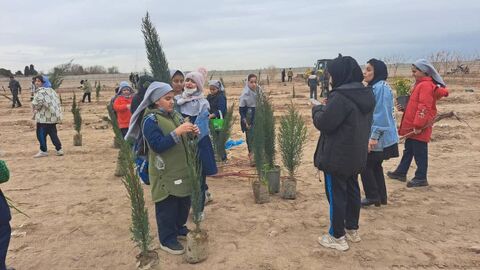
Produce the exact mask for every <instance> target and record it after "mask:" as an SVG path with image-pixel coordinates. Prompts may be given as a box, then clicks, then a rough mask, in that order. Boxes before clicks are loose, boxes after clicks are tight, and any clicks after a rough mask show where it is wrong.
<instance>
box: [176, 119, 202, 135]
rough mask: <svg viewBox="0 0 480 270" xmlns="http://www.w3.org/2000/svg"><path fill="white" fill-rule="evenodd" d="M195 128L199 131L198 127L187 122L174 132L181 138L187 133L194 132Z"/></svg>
mask: <svg viewBox="0 0 480 270" xmlns="http://www.w3.org/2000/svg"><path fill="white" fill-rule="evenodd" d="M195 128H196V129H197V130H198V127H196V126H195V125H193V124H192V123H190V122H185V123H183V124H181V125H180V126H178V127H177V128H176V129H175V130H174V131H175V133H176V134H177V136H181V135H183V134H185V133H188V132H193V131H194V129H195Z"/></svg>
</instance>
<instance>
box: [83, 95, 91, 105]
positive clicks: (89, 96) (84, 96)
mask: <svg viewBox="0 0 480 270" xmlns="http://www.w3.org/2000/svg"><path fill="white" fill-rule="evenodd" d="M91 95H92V93H83V98H82V102H85V98H86V97H88V103H90V102H91V100H90V98H91Z"/></svg>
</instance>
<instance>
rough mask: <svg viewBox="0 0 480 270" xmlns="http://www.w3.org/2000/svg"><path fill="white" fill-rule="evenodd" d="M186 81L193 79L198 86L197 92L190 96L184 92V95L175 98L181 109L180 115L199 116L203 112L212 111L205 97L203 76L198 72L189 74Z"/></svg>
mask: <svg viewBox="0 0 480 270" xmlns="http://www.w3.org/2000/svg"><path fill="white" fill-rule="evenodd" d="M185 79H191V80H193V81H194V82H195V84H196V85H197V91H195V92H193V93H191V94H188V93H187V91H183V93H182V95H178V96H175V99H176V100H177V104H178V106H179V108H180V113H182V114H186V115H190V116H197V115H199V114H200V113H201V112H202V111H204V110H208V109H210V104H209V103H208V101H207V99H206V98H205V97H204V96H203V82H204V81H205V80H204V78H203V75H202V74H201V73H200V72H198V71H192V72H190V73H187V75H186V76H185Z"/></svg>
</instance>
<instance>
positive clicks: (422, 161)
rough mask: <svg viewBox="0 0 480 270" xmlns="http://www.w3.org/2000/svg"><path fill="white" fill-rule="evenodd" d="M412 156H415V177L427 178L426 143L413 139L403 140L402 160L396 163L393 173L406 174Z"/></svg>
mask: <svg viewBox="0 0 480 270" xmlns="http://www.w3.org/2000/svg"><path fill="white" fill-rule="evenodd" d="M413 158H415V163H416V164H417V170H416V171H415V178H416V179H422V180H427V168H428V143H426V142H421V141H417V140H414V139H406V140H405V150H403V156H402V160H401V161H400V164H398V167H397V169H396V170H395V173H397V174H400V175H407V172H408V169H409V168H410V164H411V163H412V159H413Z"/></svg>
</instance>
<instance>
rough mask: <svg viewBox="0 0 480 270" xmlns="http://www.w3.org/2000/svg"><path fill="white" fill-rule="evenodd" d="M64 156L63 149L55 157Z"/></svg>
mask: <svg viewBox="0 0 480 270" xmlns="http://www.w3.org/2000/svg"><path fill="white" fill-rule="evenodd" d="M64 154H65V153H64V152H63V149H60V150H58V151H57V156H63V155H64Z"/></svg>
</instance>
